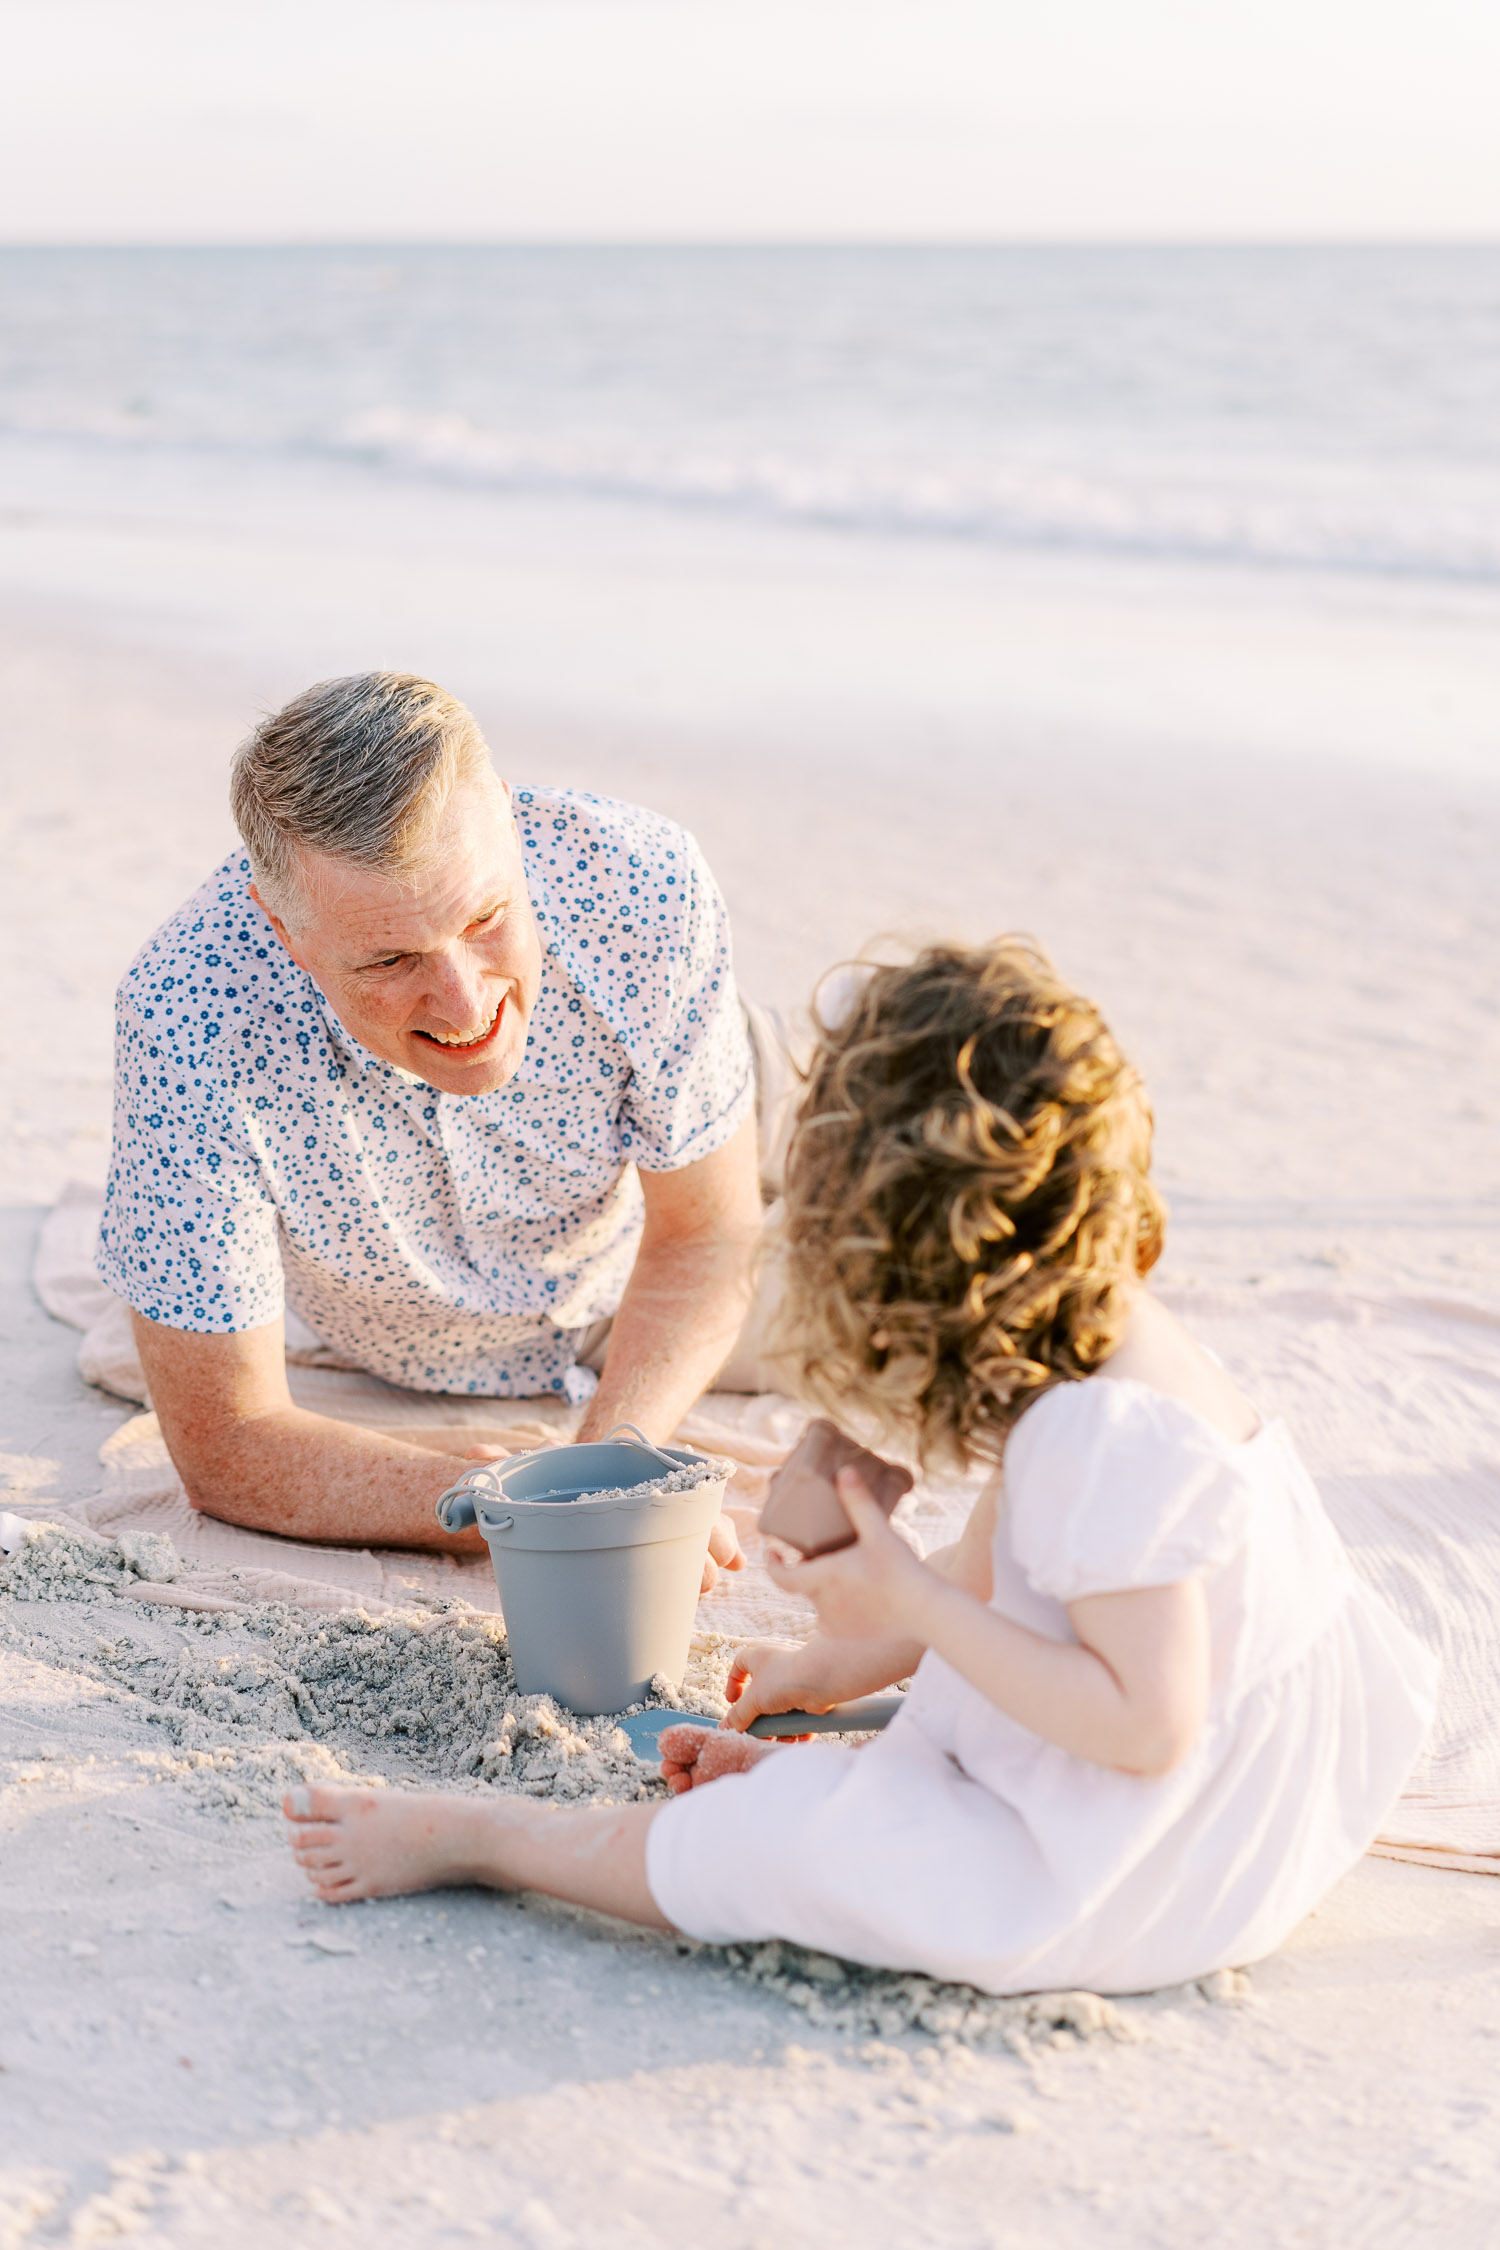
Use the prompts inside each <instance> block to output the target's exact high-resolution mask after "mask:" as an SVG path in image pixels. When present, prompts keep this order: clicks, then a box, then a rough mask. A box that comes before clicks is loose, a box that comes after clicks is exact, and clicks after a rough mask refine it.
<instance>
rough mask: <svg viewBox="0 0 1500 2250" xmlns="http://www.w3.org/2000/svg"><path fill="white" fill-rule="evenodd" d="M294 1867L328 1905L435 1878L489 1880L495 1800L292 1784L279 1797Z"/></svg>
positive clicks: (430, 1883) (430, 1885) (413, 1887)
mask: <svg viewBox="0 0 1500 2250" xmlns="http://www.w3.org/2000/svg"><path fill="white" fill-rule="evenodd" d="M281 1809H282V1811H283V1812H284V1813H285V1815H286V1817H287V1820H288V1822H289V1824H290V1828H289V1840H290V1843H291V1847H292V1851H293V1853H294V1855H295V1857H296V1860H297V1864H298V1866H299V1867H300V1868H301V1869H302V1872H303V1874H304V1875H305V1876H306V1877H307V1879H308V1881H309V1882H310V1883H311V1885H312V1887H313V1889H314V1890H315V1891H316V1892H317V1894H318V1896H319V1898H321V1899H327V1900H328V1902H329V1903H330V1904H331V1905H342V1904H344V1903H345V1902H346V1901H349V1900H352V1899H357V1898H390V1897H392V1896H393V1895H394V1894H396V1893H397V1892H400V1891H430V1890H432V1889H434V1888H435V1887H436V1886H437V1885H438V1884H440V1883H487V1884H490V1885H491V1886H495V1885H497V1884H498V1883H499V1880H500V1878H499V1876H498V1873H497V1870H496V1867H495V1851H494V1841H495V1839H494V1827H495V1807H494V1805H493V1804H491V1803H487V1802H484V1801H479V1802H476V1801H475V1800H474V1799H473V1798H469V1797H436V1796H433V1797H428V1796H420V1797H419V1796H408V1795H406V1794H405V1793H404V1792H398V1791H397V1790H394V1789H389V1790H387V1789H323V1788H316V1789H292V1790H289V1791H288V1793H287V1794H286V1796H285V1797H283V1799H282V1800H281Z"/></svg>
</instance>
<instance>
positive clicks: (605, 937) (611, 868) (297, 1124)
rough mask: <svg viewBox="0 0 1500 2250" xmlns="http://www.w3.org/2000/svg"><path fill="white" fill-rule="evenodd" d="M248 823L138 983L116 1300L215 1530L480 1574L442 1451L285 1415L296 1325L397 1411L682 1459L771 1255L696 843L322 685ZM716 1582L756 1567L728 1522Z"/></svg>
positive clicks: (451, 718) (109, 1247)
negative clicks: (633, 1428)
mask: <svg viewBox="0 0 1500 2250" xmlns="http://www.w3.org/2000/svg"><path fill="white" fill-rule="evenodd" d="M232 795H233V805H234V812H235V818H236V821H237V823H238V826H239V830H240V834H241V836H242V837H243V839H244V846H245V848H244V851H243V852H240V851H236V852H233V853H231V854H230V856H229V858H228V859H227V860H225V861H224V863H223V865H222V866H221V867H219V868H218V869H217V870H216V872H215V873H214V874H213V875H212V876H211V877H210V878H209V880H208V881H207V882H206V883H205V884H204V885H203V887H202V888H201V889H200V890H199V891H198V892H196V893H195V895H194V896H193V897H192V898H191V899H189V900H188V902H187V904H186V905H185V906H184V907H182V909H181V910H180V911H179V912H178V913H177V914H175V915H174V916H173V917H172V919H171V920H170V921H169V922H167V923H166V924H165V926H164V927H163V928H162V929H161V930H159V931H158V932H157V934H156V936H155V937H154V938H153V939H152V940H151V941H150V943H149V944H148V945H147V946H146V947H145V949H144V950H143V951H142V953H141V954H140V955H139V957H138V958H137V960H136V961H135V963H134V964H133V965H132V967H131V969H130V970H129V972H128V973H127V975H126V976H125V978H124V981H123V982H122V984H121V986H120V990H119V995H118V1002H117V1010H118V1015H117V1051H116V1066H115V1102H116V1111H115V1133H114V1148H113V1156H112V1161H111V1167H110V1177H109V1186H108V1191H107V1195H106V1200H105V1207H104V1216H103V1221H102V1225H101V1230H100V1244H99V1270H100V1273H101V1275H102V1276H103V1278H104V1280H105V1281H106V1282H107V1283H108V1285H109V1286H110V1287H111V1288H112V1289H114V1290H116V1291H117V1292H118V1293H119V1294H120V1295H121V1296H123V1297H125V1298H126V1299H128V1301H129V1303H130V1305H131V1307H132V1318H133V1322H134V1327H135V1332H136V1339H137V1344H138V1348H139V1351H140V1356H141V1362H142V1365H143V1368H144V1370H145V1374H146V1379H147V1382H148V1384H149V1386H150V1391H151V1399H152V1403H153V1405H154V1406H155V1408H156V1412H157V1415H158V1417H159V1419H160V1422H161V1427H162V1432H163V1435H164V1437H165V1439H166V1443H167V1446H168V1448H169V1450H170V1452H171V1455H172V1459H173V1461H174V1463H175V1465H176V1467H177V1470H178V1473H179V1474H180V1476H181V1477H182V1480H183V1484H184V1486H185V1487H186V1490H187V1493H188V1496H189V1498H190V1499H191V1500H192V1501H193V1503H194V1505H195V1506H197V1507H199V1508H202V1509H204V1510H205V1511H206V1512H207V1513H209V1514H211V1515H215V1516H219V1517H222V1518H224V1519H225V1520H226V1521H229V1522H232V1523H240V1524H245V1525H249V1526H251V1527H253V1528H255V1529H257V1530H263V1531H274V1532H280V1533H284V1534H288V1535H291V1536H293V1537H298V1538H306V1539H318V1540H327V1541H347V1542H351V1543H357V1544H360V1545H364V1544H378V1545H388V1546H411V1547H433V1548H454V1547H464V1548H472V1547H473V1546H474V1545H475V1542H476V1536H477V1535H476V1534H474V1533H472V1532H470V1533H467V1534H463V1535H460V1537H459V1538H458V1539H452V1538H449V1537H448V1536H447V1535H445V1534H444V1533H442V1532H440V1531H439V1529H438V1527H437V1524H436V1522H435V1520H434V1517H433V1502H434V1500H435V1498H436V1496H437V1494H438V1493H439V1492H441V1491H442V1490H443V1488H444V1487H445V1486H446V1485H448V1484H450V1483H451V1482H452V1481H453V1480H454V1478H455V1477H457V1476H458V1475H460V1474H461V1473H462V1470H463V1468H464V1466H465V1463H464V1461H463V1460H462V1459H461V1458H459V1457H458V1456H457V1455H456V1454H455V1455H443V1454H434V1453H433V1452H431V1451H429V1450H426V1449H424V1448H421V1447H418V1446H415V1445H408V1444H404V1443H401V1442H400V1441H398V1440H396V1439H393V1438H388V1437H383V1436H380V1435H378V1434H376V1433H374V1432H371V1431H368V1430H364V1429H358V1428H355V1427H353V1426H351V1425H349V1424H346V1423H341V1422H337V1421H334V1420H331V1419H329V1418H328V1417H326V1416H323V1415H319V1414H313V1413H308V1412H305V1411H303V1410H302V1409H300V1408H298V1407H296V1406H294V1405H293V1403H292V1401H291V1396H290V1393H289V1391H288V1388H287V1382H286V1368H285V1327H284V1311H285V1309H286V1308H290V1309H291V1310H292V1311H294V1312H295V1313H296V1314H297V1315H299V1316H300V1317H301V1319H302V1320H304V1321H305V1322H306V1323H307V1324H308V1325H309V1326H310V1327H311V1328H312V1329H313V1330H314V1331H315V1332H316V1334H317V1336H318V1337H319V1338H320V1339H321V1340H322V1341H323V1343H324V1344H325V1345H326V1346H328V1347H330V1348H331V1349H332V1350H333V1351H334V1352H335V1353H337V1355H338V1356H339V1358H340V1359H342V1360H343V1361H345V1362H347V1363H348V1364H350V1365H353V1366H357V1367H360V1368H364V1369H366V1370H368V1371H369V1372H371V1373H373V1374H375V1375H378V1376H382V1377H384V1378H385V1380H386V1381H388V1382H390V1383H392V1384H395V1385H397V1386H399V1387H401V1388H403V1389H408V1390H418V1391H427V1392H437V1393H445V1392H447V1393H451V1392H464V1393H467V1394H470V1395H474V1396H483V1397H492V1398H514V1397H525V1396H533V1395H536V1394H537V1393H540V1392H552V1393H555V1394H557V1395H560V1396H562V1397H565V1398H568V1399H571V1400H573V1401H575V1402H585V1412H584V1417H583V1423H582V1428H581V1430H580V1435H581V1436H583V1437H592V1436H597V1435H602V1434H603V1432H604V1431H606V1430H607V1429H609V1428H610V1427H611V1426H612V1425H613V1424H614V1423H616V1422H621V1421H630V1422H634V1423H636V1424H637V1425H638V1426H639V1427H640V1429H642V1430H643V1431H644V1432H645V1433H646V1435H647V1436H648V1437H654V1438H656V1439H658V1440H659V1439H662V1438H665V1437H666V1436H667V1435H669V1433H670V1432H671V1430H672V1429H673V1428H674V1427H675V1425H676V1423H677V1421H678V1419H679V1417H680V1416H681V1414H682V1413H683V1412H684V1410H685V1409H686V1408H687V1407H688V1406H689V1405H690V1404H691V1403H692V1401H693V1400H694V1399H695V1398H696V1397H697V1396H698V1395H699V1394H700V1392H702V1391H703V1390H705V1389H706V1388H707V1387H708V1386H709V1385H710V1383H711V1382H712V1381H713V1379H714V1376H715V1375H716V1374H717V1373H718V1371H719V1369H720V1368H721V1366H722V1365H723V1363H724V1361H725V1359H726V1358H727V1357H728V1355H729V1353H730V1351H731V1349H732V1347H733V1345H734V1342H735V1338H736V1335H737V1333H738V1331H739V1328H740V1324H741V1321H742V1319H743V1317H744V1314H745V1310H746V1307H747V1305H748V1303H749V1298H750V1288H751V1284H750V1269H751V1260H752V1255H753V1251H754V1246H755V1243H756V1240H757V1238H758V1234H759V1229H760V1215H761V1213H760V1194H759V1186H758V1177H757V1164H756V1128H755V1115H754V1111H755V1082H754V1069H753V1064H752V1057H751V1050H750V1044H749V1040H748V1037H747V1032H746V1026H745V1019H744V1012H743V1010H742V1008H741V1006H740V1003H739V1000H738V997H737V994H736V990H735V984H734V976H733V970H732V966H731V960H730V944H729V930H728V920H727V916H726V913H725V909H724V904H723V901H722V899H721V897H720V895H719V892H718V890H717V888H716V886H715V884H714V881H713V878H712V876H711V875H710V873H709V871H708V868H707V866H706V865H705V863H704V861H703V859H702V857H701V855H700V853H699V851H698V849H697V846H696V845H695V844H694V842H693V840H692V838H691V837H689V836H688V835H686V834H685V833H684V831H683V830H682V829H680V828H678V827H676V826H674V825H673V824H672V823H671V822H670V821H667V820H664V819H661V818H660V817H659V816H657V815H656V814H654V813H648V812H644V811H641V810H640V809H638V808H636V807H633V806H629V805H622V804H617V803H613V802H611V801H609V800H607V799H601V798H596V797H591V796H587V795H583V794H581V793H578V792H574V791H569V790H551V789H525V790H517V791H514V792H512V791H511V790H510V788H509V787H508V786H505V785H502V784H501V782H500V781H499V780H498V779H497V778H496V776H495V773H494V770H493V768H492V766H491V764H490V761H489V755H488V752H487V750H486V748H485V745H484V742H483V739H482V737H481V736H480V733H479V730H478V728H477V726H476V725H475V723H474V721H473V719H472V718H471V717H470V715H469V714H468V712H467V711H465V710H464V708H463V707H462V705H461V704H459V703H457V702H455V701H454V699H453V698H452V697H451V696H448V695H446V694H445V693H444V692H443V691H442V690H441V689H440V688H437V687H435V686H433V685H432V683H431V682H430V681H426V680H419V679H415V678H411V677H408V676H405V675H398V674H388V673H371V674H365V675H361V676H359V677H356V678H352V679H342V680H331V681H326V682H324V683H322V684H321V685H320V686H317V687H314V688H311V689H309V690H308V692H307V693H306V694H305V695H301V696H299V697H298V698H297V699H296V700H295V701H294V702H293V703H291V704H289V705H288V706H287V707H286V709H285V710H283V711H281V712H279V713H277V714H276V716H275V717H274V718H271V719H268V720H267V721H266V722H265V723H264V724H263V725H262V726H260V727H259V728H257V730H256V731H255V733H254V734H253V735H252V736H251V737H250V739H249V741H248V742H246V743H245V744H244V746H243V747H242V748H241V750H240V752H239V753H238V756H237V758H236V761H235V766H234V775H233V785H232ZM596 1370H597V1371H598V1372H597V1374H596V1372H595V1371H596ZM711 1552H712V1554H713V1555H714V1556H715V1557H716V1558H717V1559H718V1560H719V1561H720V1562H732V1561H735V1560H737V1559H738V1557H737V1551H736V1547H735V1542H734V1536H733V1532H732V1530H731V1529H730V1527H729V1526H728V1524H727V1523H724V1522H721V1526H720V1528H719V1530H718V1531H717V1532H716V1533H715V1536H714V1541H713V1543H712V1548H711ZM711 1576H712V1569H710V1577H711Z"/></svg>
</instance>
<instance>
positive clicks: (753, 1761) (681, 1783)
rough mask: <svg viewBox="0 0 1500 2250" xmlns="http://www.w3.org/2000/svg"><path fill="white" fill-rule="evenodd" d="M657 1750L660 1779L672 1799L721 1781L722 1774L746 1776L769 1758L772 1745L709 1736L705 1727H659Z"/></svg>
mask: <svg viewBox="0 0 1500 2250" xmlns="http://www.w3.org/2000/svg"><path fill="white" fill-rule="evenodd" d="M657 1747H658V1748H659V1749H660V1751H661V1771H662V1779H663V1780H664V1781H665V1783H666V1785H667V1787H668V1788H669V1789H670V1790H671V1792H672V1794H673V1796H674V1797H680V1796H681V1794H682V1792H683V1790H684V1789H696V1788H698V1787H699V1786H700V1784H701V1783H703V1782H705V1781H721V1780H722V1779H723V1777H724V1775H725V1774H726V1773H748V1772H749V1770H750V1768H751V1767H752V1766H755V1765H759V1763H760V1761H761V1759H762V1758H765V1757H769V1756H770V1754H771V1752H772V1751H773V1750H774V1749H775V1748H776V1747H777V1745H776V1744H775V1743H774V1742H754V1741H752V1740H751V1738H750V1736H749V1735H747V1734H730V1733H727V1732H725V1733H719V1734H711V1733H710V1732H709V1730H708V1728H707V1727H689V1726H679V1727H663V1728H662V1730H661V1738H660V1741H659V1742H658V1745H657Z"/></svg>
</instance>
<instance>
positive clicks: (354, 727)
mask: <svg viewBox="0 0 1500 2250" xmlns="http://www.w3.org/2000/svg"><path fill="white" fill-rule="evenodd" d="M481 770H483V771H484V772H486V773H491V772H492V771H493V768H492V767H491V766H490V763H489V752H488V751H487V749H486V748H485V743H484V737H483V735H482V734H481V733H480V731H479V728H478V727H477V725H476V724H475V722H474V720H473V718H472V717H471V716H470V714H469V713H468V712H467V711H466V710H465V709H464V707H463V705H462V704H461V703H460V702H458V701H457V700H456V698H455V697H453V696H451V695H449V694H447V693H446V692H445V691H444V690H443V689H442V688H440V687H435V686H434V685H433V683H432V681H431V680H422V679H418V678H416V677H415V675H414V674H412V673H409V672H357V673H355V674H353V675H352V676H351V677H350V678H348V679H343V680H320V681H319V682H318V684H317V686H316V687H310V688H308V689H307V690H306V691H305V692H304V693H303V694H301V695H299V696H296V697H294V699H293V700H292V702H290V703H288V704H287V705H286V707H285V709H284V710H281V711H277V712H274V713H273V714H272V716H271V717H270V718H268V719H263V720H262V721H261V723H260V725H259V726H258V727H257V728H256V729H255V732H254V733H253V734H252V735H251V736H250V737H249V738H248V740H247V741H245V742H242V743H241V744H240V747H239V749H238V750H237V751H236V752H235V756H234V764H233V767H232V768H231V772H230V783H229V801H230V804H231V806H232V807H233V810H234V818H235V824H236V826H237V827H238V829H239V832H240V834H241V836H242V837H243V838H244V840H245V849H246V850H247V852H248V853H249V855H250V866H251V870H252V872H253V874H254V876H255V881H256V884H257V887H258V888H259V890H260V892H261V895H262V896H263V897H264V899H265V900H266V902H267V904H268V905H269V906H270V907H271V908H272V909H273V911H274V912H276V913H277V914H280V915H282V918H283V919H284V920H287V919H291V918H293V917H289V916H287V915H286V914H285V913H284V909H285V908H286V907H287V906H289V905H290V906H292V907H293V908H294V909H295V906H296V903H297V901H298V898H299V896H300V893H301V881H300V876H301V870H300V867H299V864H298V854H299V852H302V851H310V852H323V853H326V854H327V855H328V856H329V857H330V858H332V859H342V860H347V861H349V862H350V863H351V864H352V865H353V866H355V867H365V868H370V869H372V870H374V871H375V872H377V873H379V874H384V875H393V876H396V877H400V876H402V875H405V874H407V873H409V871H410V870H411V869H412V867H413V866H415V865H416V864H417V863H418V862H419V861H420V859H421V857H422V853H423V850H424V847H425V846H426V845H428V844H429V843H430V842H431V839H432V835H433V832H434V830H435V828H436V826H437V823H438V820H439V817H440V816H441V813H442V810H443V806H444V805H445V804H446V802H447V799H448V794H449V791H450V790H451V789H452V787H453V785H454V783H455V781H457V780H458V779H459V778H460V777H462V776H467V775H471V774H477V773H478V772H479V771H481Z"/></svg>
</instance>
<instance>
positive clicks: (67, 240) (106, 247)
mask: <svg viewBox="0 0 1500 2250" xmlns="http://www.w3.org/2000/svg"><path fill="white" fill-rule="evenodd" d="M1497 249H1500V231H1496V232H1494V233H1489V234H1473V235H1468V234H1381V235H1375V234H1369V235H1366V234H1327V235H1312V234H1307V235H1303V234H1297V235H1248V234H1247V235H1239V234H1223V235H1165V234H1141V235H1086V234H1068V235H1039V234H1038V235H939V234H933V235H738V234H734V235H702V236H696V235H644V234H642V235H584V234H558V235H549V234H535V235H530V234H528V235H520V234H516V235H507V234H494V235H443V234H424V235H381V234H359V235H353V234H350V235H338V234H333V235H295V236H289V235H214V236H209V235H200V236H187V235H180V236H167V235H150V236H146V235H142V236H130V237H123V236H122V237H117V238H114V239H110V238H107V237H106V238H100V237H86V236H81V235H80V236H66V237H63V236H58V237H56V238H51V239H49V238H47V237H37V236H27V237H25V238H24V239H23V238H20V237H17V238H14V239H11V238H7V237H5V236H4V235H0V252H3V251H7V250H11V251H37V252H42V251H66V250H77V251H96V252H97V251H116V250H120V251H125V250H164V251H170V250H380V251H387V252H391V251H403V250H580V251H601V250H609V251H615V250H620V251H631V250H634V251H672V252H681V251H697V250H706V251H734V250H743V251H764V250H775V251H798V250H803V251H814V252H822V251H851V250H876V251H923V250H943V251H976V250H1020V251H1033V250H1035V251H1043V250H1089V251H1106V250H1183V251H1191V250H1245V251H1262V250H1283V251H1284V250H1497Z"/></svg>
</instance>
